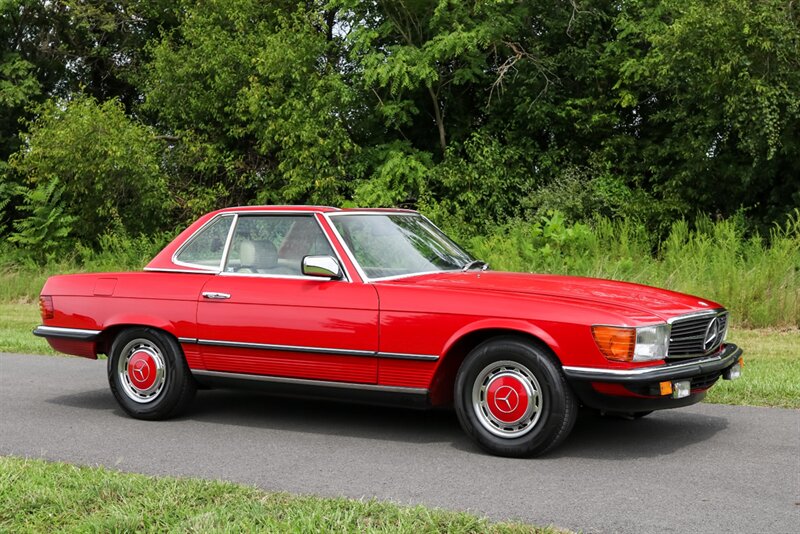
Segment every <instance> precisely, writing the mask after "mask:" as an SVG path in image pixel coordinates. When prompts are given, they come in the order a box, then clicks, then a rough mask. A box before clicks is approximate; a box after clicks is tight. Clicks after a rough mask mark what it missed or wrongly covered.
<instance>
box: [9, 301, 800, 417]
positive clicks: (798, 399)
mask: <svg viewBox="0 0 800 534" xmlns="http://www.w3.org/2000/svg"><path fill="white" fill-rule="evenodd" d="M39 322H40V321H39V311H38V308H37V307H36V305H35V304H33V303H15V304H5V303H1V302H0V352H21V353H26V354H27V353H31V354H56V353H55V352H53V350H52V349H51V348H50V346H49V345H48V344H47V342H46V341H45V340H44V339H42V338H38V337H34V336H33V335H31V330H33V329H34V327H35V326H36V325H37V324H39ZM729 337H730V340H731V342H732V343H736V344H738V345H739V346H741V347H743V348H744V350H745V355H744V357H745V368H744V374H743V376H742V378H741V379H739V380H736V381H734V382H724V381H720V382H719V384H717V385H716V386H715V387H714V388H713V389H712V390H711V392H710V393H709V395H708V397H707V399H706V400H707V402H713V403H717V404H743V405H751V406H780V407H783V408H800V330H797V329H792V330H769V329H765V330H743V329H733V330H732V331H731V333H730V336H729Z"/></svg>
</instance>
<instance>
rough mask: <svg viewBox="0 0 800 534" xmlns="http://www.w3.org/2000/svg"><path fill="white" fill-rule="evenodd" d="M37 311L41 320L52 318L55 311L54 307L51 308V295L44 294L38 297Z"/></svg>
mask: <svg viewBox="0 0 800 534" xmlns="http://www.w3.org/2000/svg"><path fill="white" fill-rule="evenodd" d="M39 313H40V314H41V315H42V321H44V320H45V319H52V318H53V315H54V313H55V308H53V297H47V296H44V295H41V296H40V297H39Z"/></svg>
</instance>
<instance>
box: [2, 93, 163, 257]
mask: <svg viewBox="0 0 800 534" xmlns="http://www.w3.org/2000/svg"><path fill="white" fill-rule="evenodd" d="M23 139H24V148H23V149H22V150H20V151H19V152H17V153H16V154H14V155H13V156H12V158H11V160H10V162H9V163H10V170H11V172H13V173H14V174H15V175H16V176H17V177H18V179H19V182H20V183H23V184H25V186H27V192H26V193H25V199H26V200H25V207H24V212H25V213H26V214H27V215H26V216H25V217H24V218H22V219H21V220H20V221H18V222H17V223H16V224H15V230H16V233H15V234H14V236H12V237H13V240H15V241H17V242H19V243H24V244H28V245H32V244H34V243H33V241H37V240H38V241H42V242H43V243H44V242H46V241H49V240H51V238H53V239H55V238H57V239H63V238H65V237H66V236H67V234H69V235H70V236H72V237H73V238H74V239H77V240H79V241H82V242H84V243H86V244H88V245H91V244H94V243H96V242H97V240H98V239H99V237H100V235H101V234H103V233H125V234H128V235H138V234H140V233H152V232H154V231H157V230H159V229H163V228H164V226H165V225H166V224H168V221H169V216H170V214H171V208H172V207H173V201H172V198H171V195H170V192H169V189H168V181H167V177H166V175H165V173H164V172H163V170H162V168H161V152H162V151H163V146H162V144H161V143H160V142H159V141H158V140H157V139H156V138H155V135H154V132H153V131H152V130H151V129H150V128H148V127H146V126H144V125H142V124H139V123H137V122H135V121H133V120H131V119H129V118H128V117H127V116H126V115H125V113H124V109H123V107H122V105H121V104H120V102H118V101H116V100H110V101H108V102H106V103H104V104H99V103H98V102H97V101H96V100H94V99H93V98H91V97H86V96H78V97H76V98H75V99H74V100H71V101H66V100H61V101H54V102H51V103H50V104H48V105H47V106H46V107H45V108H44V109H43V112H42V114H41V116H40V117H39V118H37V119H36V120H35V121H33V122H31V123H30V124H29V130H28V133H27V134H26V135H25V136H24V137H23ZM56 201H57V202H56ZM48 203H55V204H57V205H58V207H59V209H61V210H63V214H64V216H65V217H67V218H68V222H69V223H71V224H66V223H65V222H64V220H62V218H61V217H56V218H52V217H45V218H43V217H42V216H41V215H42V214H41V213H39V212H37V209H38V207H39V205H40V204H48ZM52 225H60V227H59V228H61V229H60V230H49V229H48V227H50V226H52ZM53 228H55V226H53ZM69 243H70V242H69V241H63V242H62V243H60V245H62V247H60V248H68V246H69Z"/></svg>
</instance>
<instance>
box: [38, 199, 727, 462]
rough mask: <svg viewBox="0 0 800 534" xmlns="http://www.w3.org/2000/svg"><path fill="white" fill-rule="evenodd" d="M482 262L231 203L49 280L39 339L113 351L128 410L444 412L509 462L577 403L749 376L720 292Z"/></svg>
mask: <svg viewBox="0 0 800 534" xmlns="http://www.w3.org/2000/svg"><path fill="white" fill-rule="evenodd" d="M487 267H488V266H487V265H486V264H485V263H483V262H481V261H479V260H476V259H474V258H472V257H471V256H470V255H469V254H468V253H467V252H465V251H464V250H462V249H461V248H459V247H458V246H457V245H456V244H455V243H454V242H453V241H451V240H450V239H448V238H447V237H446V236H445V235H444V234H443V233H442V232H441V231H440V230H438V229H437V228H436V227H435V226H434V225H433V224H432V223H431V222H430V221H428V220H427V219H426V218H425V217H423V216H422V215H420V214H419V213H417V212H414V211H407V210H397V209H336V208H327V207H312V206H251V207H238V208H229V209H223V210H220V211H215V212H213V213H209V214H207V215H205V216H203V217H201V218H200V219H199V220H198V221H196V222H195V223H194V224H192V225H191V226H190V227H189V228H188V229H186V230H185V231H184V232H182V233H181V234H180V235H179V236H178V237H177V238H176V239H175V240H174V241H173V242H172V243H170V244H169V245H168V246H167V247H166V248H165V249H164V250H163V251H161V252H160V253H159V254H158V255H157V256H156V257H155V258H154V259H153V260H152V261H151V262H150V263H149V264H148V265H147V267H146V268H145V269H144V272H128V273H103V274H73V275H63V276H53V277H51V278H50V279H49V280H48V281H47V283H46V284H45V286H44V288H43V289H42V293H41V296H40V300H39V304H40V308H41V314H42V321H43V324H42V325H41V326H39V327H37V328H36V330H35V331H34V334H36V335H38V336H43V337H45V338H47V341H48V342H49V343H50V345H51V346H52V347H53V348H54V349H55V350H57V351H61V352H64V353H67V354H74V355H77V356H84V357H87V358H97V355H98V354H107V355H108V381H109V384H110V386H111V391H112V392H113V394H114V396H115V397H116V399H117V401H118V402H119V404H120V406H121V407H122V409H123V410H124V411H125V412H127V413H128V414H130V415H131V416H133V417H136V418H140V419H164V418H168V417H172V416H175V415H177V414H178V413H180V412H181V411H183V410H185V409H186V408H187V406H188V405H189V404H190V401H191V400H192V398H193V396H194V394H195V391H196V389H197V388H198V386H201V387H211V386H226V387H227V386H241V385H258V386H261V387H266V388H269V390H271V391H273V392H276V393H278V394H292V395H298V394H301V395H309V396H316V397H337V398H343V399H349V400H353V401H361V402H375V403H393V404H394V403H404V404H411V405H416V406H421V407H433V406H446V405H450V404H452V405H453V406H454V408H455V412H456V414H457V416H458V419H459V421H460V423H461V426H462V427H463V429H464V431H465V432H466V433H467V434H468V435H469V436H470V437H472V438H473V439H474V440H475V442H477V444H478V445H479V446H481V447H482V448H483V449H485V450H487V451H489V452H491V453H493V454H498V455H504V456H534V455H539V454H543V453H545V452H546V451H548V450H551V449H552V448H553V447H555V446H556V445H558V444H559V443H561V442H562V441H563V440H564V439H565V438H566V437H567V435H568V434H569V432H570V430H571V429H572V427H573V425H574V423H575V419H576V415H577V412H578V408H579V407H580V406H581V405H583V406H586V407H588V408H593V409H596V410H602V411H604V412H611V413H618V414H626V415H629V416H631V417H639V416H642V415H646V414H647V413H649V412H651V411H652V410H658V409H664V408H674V407H679V406H686V405H689V404H693V403H696V402H698V401H700V400H702V399H703V397H704V396H705V395H706V392H707V391H708V389H709V388H710V387H712V386H713V385H714V383H715V382H716V381H717V380H718V379H720V378H723V379H734V378H737V377H738V376H739V374H740V372H741V353H742V351H741V349H739V348H738V347H736V346H735V345H733V344H730V343H726V342H725V337H726V333H727V326H728V312H727V311H726V310H725V309H724V308H723V307H722V306H720V305H719V304H716V303H714V302H711V301H708V300H705V299H701V298H698V297H693V296H689V295H684V294H680V293H675V292H672V291H667V290H663V289H656V288H652V287H647V286H641V285H636V284H629V283H624V282H614V281H609V280H598V279H589V278H576V277H567V276H553V275H537V274H519V273H506V272H494V271H490V270H487Z"/></svg>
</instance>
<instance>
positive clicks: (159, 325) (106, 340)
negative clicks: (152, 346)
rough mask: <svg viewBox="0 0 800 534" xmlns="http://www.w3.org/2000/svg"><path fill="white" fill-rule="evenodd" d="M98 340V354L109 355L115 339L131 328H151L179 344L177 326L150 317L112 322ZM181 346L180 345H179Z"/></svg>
mask: <svg viewBox="0 0 800 534" xmlns="http://www.w3.org/2000/svg"><path fill="white" fill-rule="evenodd" d="M109 323H110V324H108V325H107V326H106V327H105V328H103V330H102V332H100V335H99V336H98V338H97V348H96V351H97V353H98V354H105V355H109V353H110V352H111V346H112V345H113V344H114V339H115V338H116V337H117V336H118V335H119V334H120V333H121V332H124V331H125V330H129V329H131V328H151V329H153V330H157V331H159V332H162V333H164V334H167V335H168V336H170V337H171V338H173V339H174V340H175V342H176V343H178V336H177V334H176V332H175V326H174V325H173V324H172V323H169V322H167V321H164V320H161V319H158V318H150V317H126V318H123V319H118V320H115V321H110V322H109ZM178 346H180V343H178Z"/></svg>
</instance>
